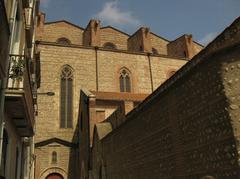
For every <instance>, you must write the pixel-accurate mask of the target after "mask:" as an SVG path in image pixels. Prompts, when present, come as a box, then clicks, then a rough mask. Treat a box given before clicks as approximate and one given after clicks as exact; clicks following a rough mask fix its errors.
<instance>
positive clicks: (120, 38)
mask: <svg viewBox="0 0 240 179" xmlns="http://www.w3.org/2000/svg"><path fill="white" fill-rule="evenodd" d="M128 37H129V36H128V35H127V34H124V33H121V32H119V31H117V30H115V29H113V28H111V27H105V28H101V46H103V45H104V44H105V43H107V42H111V43H113V44H114V45H116V47H117V49H120V50H127V39H128Z"/></svg>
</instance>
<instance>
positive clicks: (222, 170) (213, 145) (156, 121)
mask: <svg viewBox="0 0 240 179" xmlns="http://www.w3.org/2000/svg"><path fill="white" fill-rule="evenodd" d="M239 27H240V19H237V20H236V21H235V22H234V23H233V24H232V25H231V26H230V27H229V28H227V29H226V30H225V31H224V32H223V33H222V34H221V35H220V36H219V37H218V38H217V39H216V40H215V41H214V42H212V43H211V44H210V45H209V46H208V47H207V48H205V50H203V51H202V52H201V53H200V54H198V55H197V56H195V57H194V59H193V60H191V61H190V62H189V63H187V64H186V65H185V66H184V67H183V68H181V69H180V70H179V71H178V72H176V74H175V75H174V76H172V77H171V78H170V79H169V80H167V81H166V82H165V83H164V84H163V85H161V86H160V87H159V88H158V89H157V90H156V91H154V92H153V94H152V95H151V96H149V97H148V98H147V99H146V100H145V101H144V102H143V103H142V104H140V105H139V106H138V107H137V108H135V109H134V110H133V111H132V112H130V113H129V114H128V115H127V116H126V119H124V120H125V122H123V123H122V124H120V125H119V126H117V127H116V128H113V129H111V128H109V129H108V130H107V131H106V130H104V129H106V126H105V127H104V126H102V127H101V128H100V127H99V125H101V123H100V124H99V125H98V127H96V130H95V133H94V142H95V143H94V144H93V149H92V151H93V153H92V156H93V159H92V163H93V164H92V168H91V173H92V178H94V179H95V178H99V177H100V176H99V175H101V177H102V178H105V179H106V178H108V179H118V178H119V179H120V178H124V179H135V178H141V179H149V178H189V179H198V178H201V177H203V176H207V175H208V176H209V175H210V176H213V177H215V178H218V179H232V178H238V177H239V175H240V173H239V172H240V166H239V151H240V148H239V145H238V143H239V134H240V125H239V116H240V99H239V93H238V92H239V88H240V81H239V79H238V77H239V76H240V66H239V63H240V54H239V51H240V46H239V45H240V41H239V39H240V29H239ZM111 117H112V116H111ZM124 118H125V117H124ZM115 120H121V117H119V118H117V119H115ZM108 123H109V120H106V121H105V122H104V123H102V125H107V124H108ZM98 128H99V129H98ZM103 134H104V135H103Z"/></svg>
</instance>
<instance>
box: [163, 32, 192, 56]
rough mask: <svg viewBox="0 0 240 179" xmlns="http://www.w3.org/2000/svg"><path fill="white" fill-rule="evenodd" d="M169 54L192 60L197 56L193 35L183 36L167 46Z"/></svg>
mask: <svg viewBox="0 0 240 179" xmlns="http://www.w3.org/2000/svg"><path fill="white" fill-rule="evenodd" d="M167 49H168V54H169V55H170V56H173V57H178V58H188V59H191V58H192V57H193V56H194V55H195V54H196V52H195V49H194V44H193V40H192V35H183V36H181V37H179V38H178V39H176V40H174V41H172V42H170V43H169V44H168V45H167Z"/></svg>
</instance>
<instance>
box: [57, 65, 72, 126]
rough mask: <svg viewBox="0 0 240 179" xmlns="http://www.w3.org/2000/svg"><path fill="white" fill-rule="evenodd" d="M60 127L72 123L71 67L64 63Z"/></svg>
mask: <svg viewBox="0 0 240 179" xmlns="http://www.w3.org/2000/svg"><path fill="white" fill-rule="evenodd" d="M60 88H61V89H60V91H61V95H60V97H61V99H60V101H61V103H60V111H61V112H60V128H72V126H73V124H72V121H73V119H72V118H73V69H72V68H71V67H70V66H69V65H65V66H64V67H63V68H62V71H61V87H60Z"/></svg>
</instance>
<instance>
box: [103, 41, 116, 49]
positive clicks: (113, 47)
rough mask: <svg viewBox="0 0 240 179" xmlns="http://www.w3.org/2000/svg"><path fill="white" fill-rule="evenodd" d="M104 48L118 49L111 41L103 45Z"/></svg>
mask: <svg viewBox="0 0 240 179" xmlns="http://www.w3.org/2000/svg"><path fill="white" fill-rule="evenodd" d="M103 47H104V48H106V49H117V47H116V45H114V44H113V43H111V42H107V43H105V44H104V45H103Z"/></svg>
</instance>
